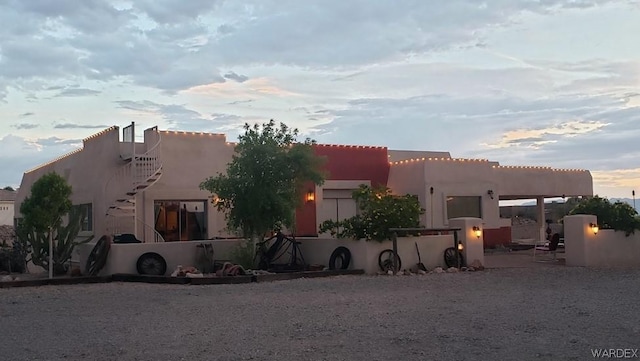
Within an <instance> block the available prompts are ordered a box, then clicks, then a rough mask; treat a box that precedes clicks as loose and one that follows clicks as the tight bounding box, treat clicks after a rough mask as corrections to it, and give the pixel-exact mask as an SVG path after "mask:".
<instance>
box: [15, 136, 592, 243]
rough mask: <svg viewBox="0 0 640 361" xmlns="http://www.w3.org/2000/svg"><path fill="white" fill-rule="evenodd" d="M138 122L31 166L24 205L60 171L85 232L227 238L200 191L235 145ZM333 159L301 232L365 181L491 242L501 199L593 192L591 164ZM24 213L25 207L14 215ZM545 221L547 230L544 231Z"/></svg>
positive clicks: (376, 153)
mask: <svg viewBox="0 0 640 361" xmlns="http://www.w3.org/2000/svg"><path fill="white" fill-rule="evenodd" d="M135 130H136V129H135V124H131V125H130V126H127V127H125V128H123V129H122V134H120V128H119V127H117V126H113V127H110V128H108V129H105V130H103V131H101V132H99V133H97V134H94V135H92V136H90V137H88V138H86V139H84V141H83V147H82V148H81V149H78V150H76V151H73V152H71V153H69V154H66V155H64V156H61V157H59V158H56V159H54V160H52V161H51V162H48V163H46V164H43V165H41V166H39V167H37V168H35V169H32V170H29V171H27V172H25V173H24V176H23V179H22V183H21V185H20V189H19V191H18V194H17V197H16V204H17V205H19V204H21V202H22V201H23V200H24V198H25V197H26V196H28V194H29V192H30V189H31V185H32V184H33V182H35V181H36V180H37V179H38V178H39V177H41V176H42V175H44V174H46V173H47V172H51V171H55V172H57V173H59V174H60V175H62V176H63V177H65V179H66V180H67V181H68V183H69V184H70V185H71V186H72V187H73V195H72V201H73V204H74V205H77V206H79V207H82V208H83V210H84V214H85V219H84V222H83V232H84V234H85V235H88V234H92V233H93V234H95V235H96V236H100V235H102V234H115V233H133V234H135V235H136V237H137V238H138V239H140V240H142V241H143V242H176V241H190V240H205V239H215V238H225V237H229V236H230V235H229V234H228V233H227V232H226V231H225V221H224V215H223V214H222V213H220V212H218V211H217V210H216V209H215V208H214V207H213V205H212V202H211V194H209V193H208V192H206V191H203V190H201V189H200V188H199V184H200V182H202V181H203V180H204V179H206V178H207V177H209V176H212V175H215V174H217V173H219V172H224V171H225V169H226V165H227V164H228V162H230V161H231V159H232V155H233V153H234V144H233V143H230V142H228V141H227V139H226V137H225V135H224V134H214V133H196V132H180V131H165V130H159V129H158V128H157V127H153V128H149V129H146V130H144V132H143V137H142V141H136V139H137V138H136V134H135V133H136V132H135ZM314 150H315V152H316V153H317V154H318V155H321V156H324V157H326V160H327V161H326V169H327V171H328V175H329V176H328V179H327V180H326V182H325V183H324V184H323V185H322V186H313V187H309V189H308V190H307V192H305V193H306V194H305V200H304V204H303V205H302V206H301V207H300V208H299V209H297V211H296V212H297V217H296V219H297V225H296V233H297V235H298V236H305V237H318V236H320V237H327V236H328V235H319V234H318V226H319V224H320V223H322V222H323V221H325V220H327V219H343V218H347V217H351V216H353V215H355V214H356V205H355V202H354V201H353V200H352V199H351V192H352V191H353V190H354V189H356V188H357V187H358V186H359V185H360V184H369V185H387V186H389V187H390V188H391V189H392V190H393V192H394V193H397V194H406V193H410V194H415V195H417V196H418V198H419V200H420V202H421V204H422V205H423V208H425V210H426V213H425V214H424V215H423V217H422V223H423V225H424V226H426V227H429V228H438V227H446V226H448V225H449V219H451V218H458V217H476V218H481V219H482V222H483V226H484V232H485V233H484V240H485V242H486V243H489V244H490V243H503V242H508V241H510V220H509V219H501V218H500V213H499V201H500V200H507V199H537V200H538V209H539V214H541V215H542V217H541V218H539V219H541V220H543V219H544V199H545V198H549V197H560V196H591V195H592V189H593V186H592V178H591V174H590V173H589V171H586V170H577V169H554V168H550V167H530V166H520V167H515V166H502V165H500V164H499V163H498V162H494V161H488V160H484V159H460V158H453V157H452V156H451V155H450V154H449V153H448V152H428V151H398V150H389V149H387V148H386V147H375V146H347V145H326V144H320V145H316V146H314ZM16 217H17V218H19V217H20V214H19V212H18V213H17V214H16ZM544 228H545V225H544V222H543V221H542V222H540V234H541V235H543V234H544Z"/></svg>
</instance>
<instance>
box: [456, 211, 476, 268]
mask: <svg viewBox="0 0 640 361" xmlns="http://www.w3.org/2000/svg"><path fill="white" fill-rule="evenodd" d="M449 226H450V227H451V228H461V229H462V230H461V231H458V241H459V242H460V243H461V244H462V247H463V248H462V255H463V257H464V259H465V262H466V263H467V265H471V264H472V263H473V261H475V260H478V261H480V264H481V265H483V266H484V229H483V226H482V219H480V218H466V217H464V218H452V219H450V220H449ZM473 227H478V229H479V230H480V237H478V236H477V235H476V233H475V231H474V230H473Z"/></svg>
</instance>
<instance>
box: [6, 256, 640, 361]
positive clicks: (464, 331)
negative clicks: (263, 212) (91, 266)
mask: <svg viewBox="0 0 640 361" xmlns="http://www.w3.org/2000/svg"><path fill="white" fill-rule="evenodd" d="M639 302H640V271H637V270H634V271H620V270H618V271H612V270H608V271H605V270H587V269H582V268H566V267H552V268H541V269H533V268H519V269H493V270H486V271H483V272H475V273H471V272H469V273H459V274H431V275H425V276H396V277H394V276H378V277H367V276H342V277H334V278H322V279H300V280H293V281H281V282H273V283H258V284H245V285H215V286H188V285H187V286H182V285H157V284H155V285H154V284H139V283H108V284H93V285H73V286H47V287H39V288H10V289H0V320H1V323H0V333H1V334H2V337H3V340H2V341H1V342H0V360H110V361H111V360H385V361H388V360H589V359H593V357H592V355H591V351H590V350H591V349H594V348H607V349H610V348H622V349H637V348H640V313H639V312H638V311H639V308H640V307H639V306H638V304H639Z"/></svg>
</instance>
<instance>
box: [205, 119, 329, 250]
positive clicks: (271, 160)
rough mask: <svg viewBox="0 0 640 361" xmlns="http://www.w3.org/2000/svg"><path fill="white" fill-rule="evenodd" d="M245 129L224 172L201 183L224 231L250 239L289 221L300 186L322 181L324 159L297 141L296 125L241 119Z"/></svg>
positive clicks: (291, 221) (298, 201) (298, 199)
mask: <svg viewBox="0 0 640 361" xmlns="http://www.w3.org/2000/svg"><path fill="white" fill-rule="evenodd" d="M244 130H245V132H244V134H243V135H240V137H239V142H238V144H237V145H236V148H235V151H236V153H235V155H234V156H233V159H232V161H231V163H229V164H228V165H227V170H226V174H218V175H216V176H214V177H209V178H207V179H206V180H205V181H203V182H202V183H201V184H200V188H201V189H204V190H208V191H210V192H211V193H212V194H213V195H214V199H215V202H216V206H217V208H218V210H220V211H223V212H224V213H225V216H226V220H227V226H228V228H229V230H231V231H236V230H240V231H241V232H242V235H243V236H244V237H246V238H249V239H251V240H253V241H255V240H258V239H262V238H263V237H264V236H265V235H267V233H268V232H270V231H273V230H276V229H280V227H281V226H286V227H292V226H293V225H294V222H295V209H296V208H297V207H298V206H299V205H300V204H301V202H302V201H303V197H302V195H303V192H304V185H305V184H307V183H308V182H312V183H314V184H318V185H320V184H322V183H323V182H324V174H323V172H322V165H323V162H324V160H323V159H322V158H320V157H318V156H316V155H315V154H314V152H313V149H312V144H314V143H315V142H314V141H312V140H311V139H308V138H307V139H306V140H305V141H304V142H302V143H300V142H297V141H296V138H297V136H298V130H297V129H291V128H289V127H288V126H286V125H285V124H283V123H280V125H279V127H278V126H276V123H275V121H273V120H271V121H269V122H268V123H266V124H262V125H258V124H255V125H254V126H253V127H252V126H250V125H249V124H245V126H244Z"/></svg>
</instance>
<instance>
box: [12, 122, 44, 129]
mask: <svg viewBox="0 0 640 361" xmlns="http://www.w3.org/2000/svg"><path fill="white" fill-rule="evenodd" d="M39 126H40V124H35V123H20V124H13V125H12V127H14V128H16V129H35V128H38V127H39Z"/></svg>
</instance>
